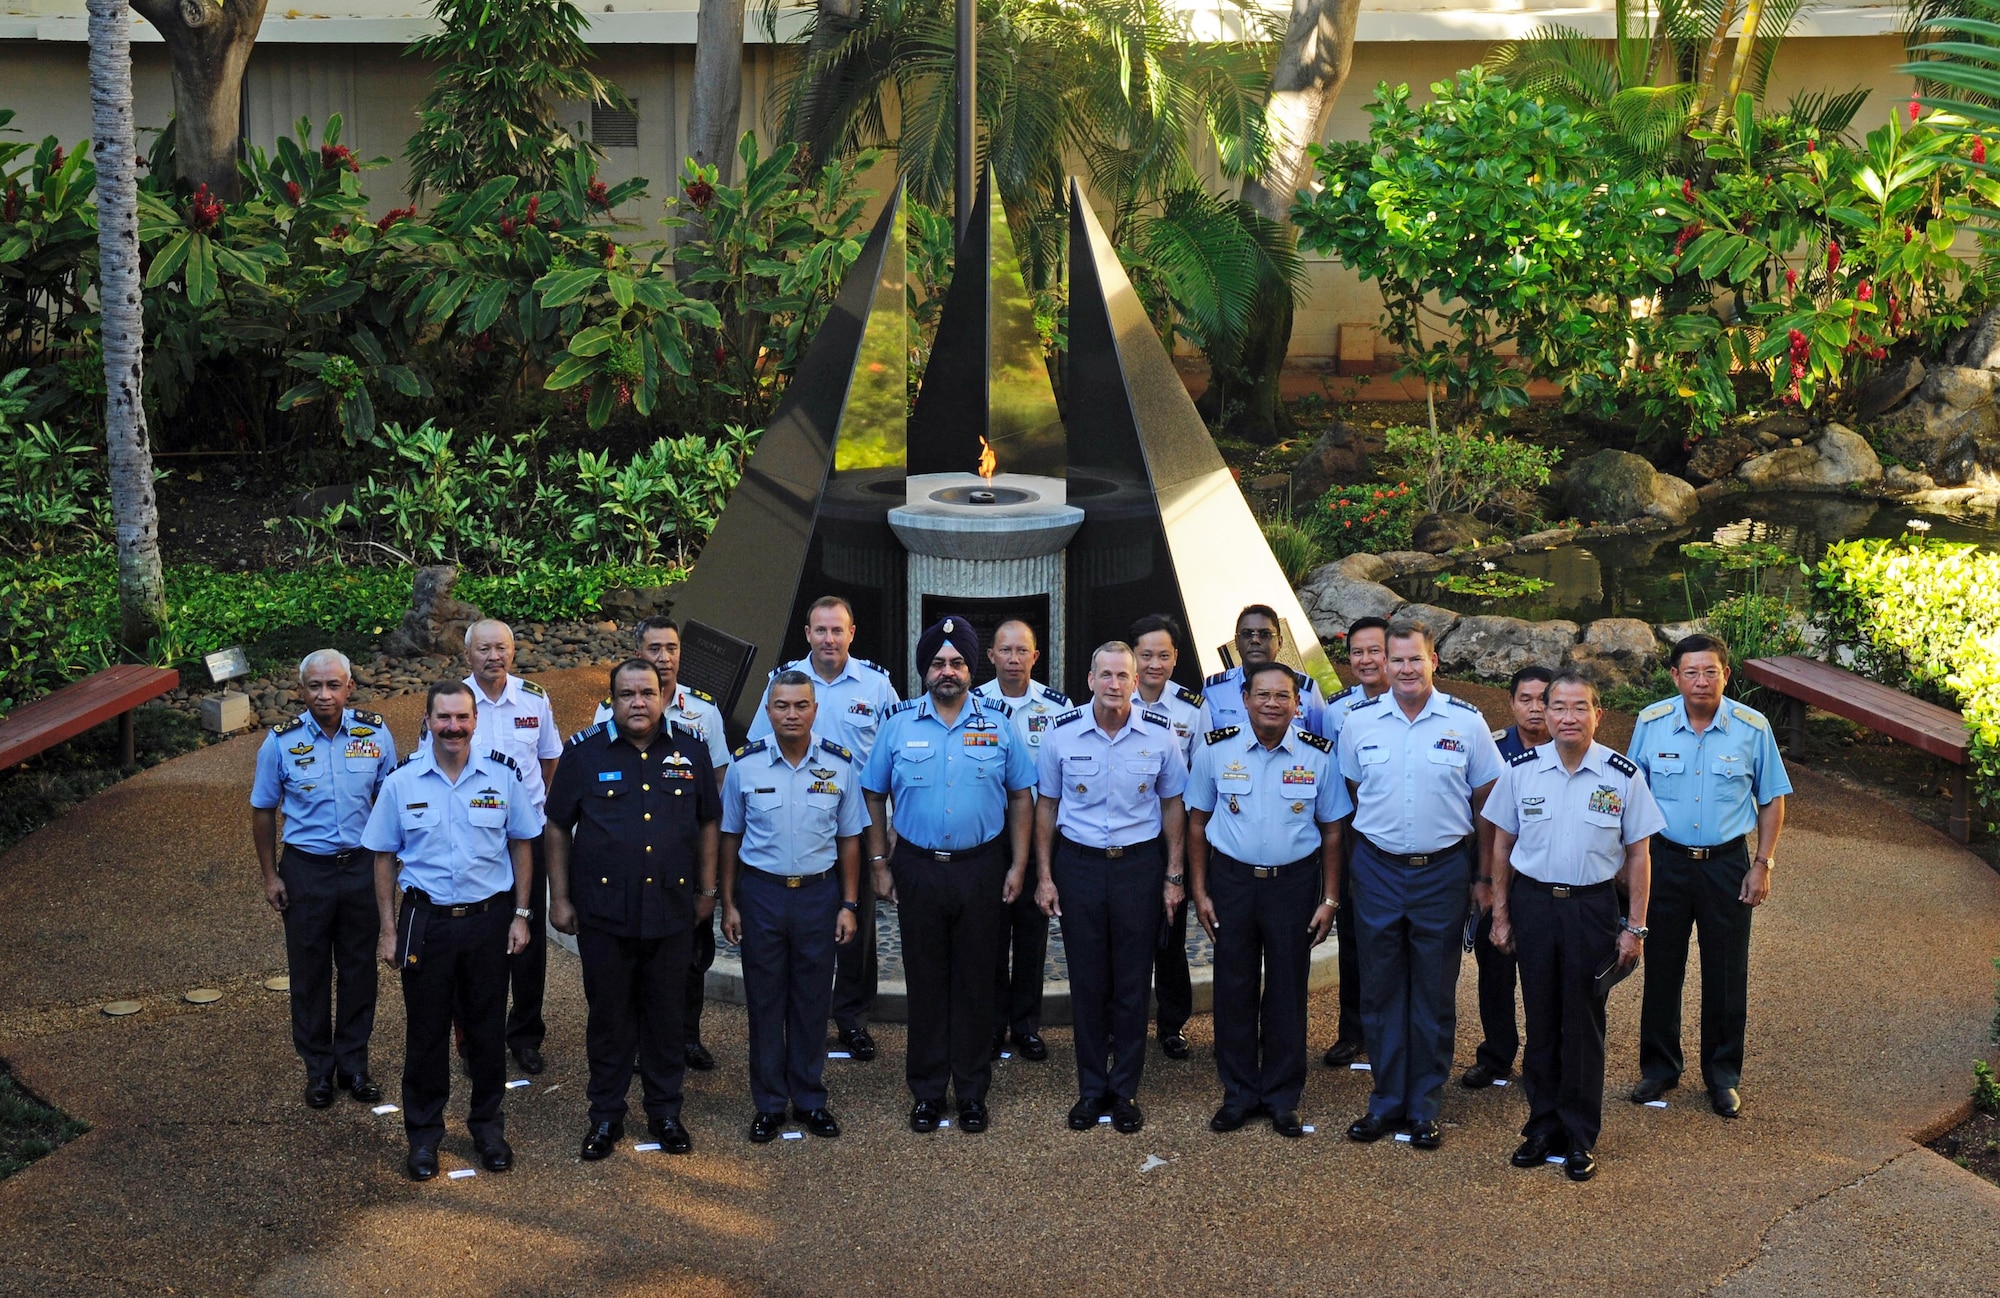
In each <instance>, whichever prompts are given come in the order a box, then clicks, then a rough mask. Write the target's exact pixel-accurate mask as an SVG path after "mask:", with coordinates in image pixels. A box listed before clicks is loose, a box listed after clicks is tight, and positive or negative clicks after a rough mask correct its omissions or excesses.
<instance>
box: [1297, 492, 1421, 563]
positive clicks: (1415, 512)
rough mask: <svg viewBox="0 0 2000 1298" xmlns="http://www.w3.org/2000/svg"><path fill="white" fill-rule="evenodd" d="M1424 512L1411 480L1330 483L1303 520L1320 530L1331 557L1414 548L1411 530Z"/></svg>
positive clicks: (1328, 556)
mask: <svg viewBox="0 0 2000 1298" xmlns="http://www.w3.org/2000/svg"><path fill="white" fill-rule="evenodd" d="M1423 512H1424V509H1423V501H1422V498H1421V497H1419V496H1418V495H1417V494H1416V493H1415V492H1413V491H1412V490H1411V489H1410V484H1409V483H1407V482H1398V483H1397V484H1396V485H1395V486H1393V487H1391V486H1387V485H1383V486H1369V485H1367V484H1362V485H1360V486H1352V487H1341V486H1335V487H1329V488H1328V489H1327V493H1326V494H1325V495H1324V496H1321V497H1320V498H1319V499H1318V500H1317V501H1315V502H1314V503H1313V506H1312V508H1311V509H1310V510H1309V511H1308V512H1307V514H1306V516H1305V518H1304V519H1302V520H1301V522H1303V523H1305V524H1306V525H1307V526H1309V527H1311V528H1312V530H1313V531H1315V532H1316V533H1318V535H1319V542H1320V548H1321V549H1322V550H1323V551H1324V552H1325V554H1326V557H1327V558H1329V559H1341V558H1345V557H1346V556H1348V555H1350V554H1364V553H1365V554H1385V553H1387V552H1388V551H1391V550H1407V549H1409V548H1410V530H1411V529H1412V528H1413V527H1415V526H1416V522H1417V519H1418V517H1419V516H1420V515H1422V514H1423Z"/></svg>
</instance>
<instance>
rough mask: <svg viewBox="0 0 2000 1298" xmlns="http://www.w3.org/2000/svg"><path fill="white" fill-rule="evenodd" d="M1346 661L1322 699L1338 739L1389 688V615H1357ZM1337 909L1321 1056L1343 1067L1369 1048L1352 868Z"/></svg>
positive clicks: (1344, 874)
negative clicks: (1332, 1016) (1336, 1010)
mask: <svg viewBox="0 0 2000 1298" xmlns="http://www.w3.org/2000/svg"><path fill="white" fill-rule="evenodd" d="M1347 666H1348V670H1350V671H1352V672H1353V673H1354V684H1352V685H1350V686H1348V687H1347V688H1346V689H1344V690H1342V691H1341V692H1340V693H1338V694H1336V695H1334V696H1333V697H1332V698H1330V699H1328V700H1327V701H1326V713H1325V726H1326V730H1325V733H1326V737H1327V738H1328V739H1331V740H1333V741H1334V743H1335V744H1336V745H1338V744H1339V742H1340V728H1341V727H1342V726H1344V725H1346V724H1347V714H1348V713H1349V712H1350V711H1352V710H1353V709H1354V708H1357V707H1359V706H1361V705H1362V704H1363V703H1366V702H1368V700H1370V699H1374V698H1380V697H1381V696H1382V695H1383V694H1386V693H1387V692H1388V690H1389V621H1388V619H1387V618H1380V617H1358V618H1356V619H1354V621H1353V622H1352V623H1351V624H1350V625H1349V626H1348V628H1347ZM1340 850H1341V852H1342V853H1343V854H1344V857H1352V856H1353V855H1354V835H1352V834H1344V835H1342V836H1341V840H1340ZM1338 895H1339V898H1340V909H1339V910H1337V911H1335V912H1334V915H1333V936H1334V940H1335V941H1336V942H1338V943H1339V944H1340V950H1339V953H1338V956H1337V958H1338V959H1339V961H1340V1021H1339V1026H1338V1028H1337V1029H1336V1032H1335V1036H1334V1039H1333V1044H1332V1045H1330V1046H1328V1047H1327V1048H1326V1053H1325V1054H1323V1055H1321V1056H1320V1062H1321V1063H1323V1064H1325V1065H1326V1066H1327V1067H1328V1068H1345V1067H1347V1066H1348V1065H1349V1064H1351V1063H1353V1062H1354V1061H1355V1060H1356V1059H1359V1058H1360V1057H1361V1056H1362V1055H1363V1054H1365V1053H1367V1049H1368V1042H1367V1039H1366V1036H1365V1034H1364V1033H1363V1032H1362V1030H1361V941H1360V939H1359V938H1357V937H1355V936H1354V871H1353V870H1351V869H1348V868H1346V867H1345V861H1344V860H1343V867H1342V869H1341V871H1340V892H1339V894H1338Z"/></svg>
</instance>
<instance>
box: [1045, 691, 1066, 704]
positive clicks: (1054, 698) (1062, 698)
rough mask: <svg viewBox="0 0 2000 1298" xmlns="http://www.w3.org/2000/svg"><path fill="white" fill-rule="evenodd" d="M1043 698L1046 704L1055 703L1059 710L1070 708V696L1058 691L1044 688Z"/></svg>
mask: <svg viewBox="0 0 2000 1298" xmlns="http://www.w3.org/2000/svg"><path fill="white" fill-rule="evenodd" d="M1042 698H1043V699H1044V700H1045V701H1046V702H1049V703H1053V704H1055V705H1056V706H1057V707H1059V708H1066V707H1068V706H1069V695H1067V694H1063V693H1059V692H1058V691H1056V690H1052V689H1047V688H1044V689H1043V690H1042Z"/></svg>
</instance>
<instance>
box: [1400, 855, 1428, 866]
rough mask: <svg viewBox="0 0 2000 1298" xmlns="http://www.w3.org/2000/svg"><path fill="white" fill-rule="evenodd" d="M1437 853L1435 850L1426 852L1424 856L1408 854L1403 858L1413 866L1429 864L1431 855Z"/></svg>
mask: <svg viewBox="0 0 2000 1298" xmlns="http://www.w3.org/2000/svg"><path fill="white" fill-rule="evenodd" d="M1435 855H1436V853H1435V852H1426V853H1424V854H1423V855H1422V856H1406V857H1404V858H1403V859H1404V860H1405V861H1406V862H1408V863H1409V864H1410V865H1413V866H1415V865H1429V864H1430V863H1431V857H1433V856H1435Z"/></svg>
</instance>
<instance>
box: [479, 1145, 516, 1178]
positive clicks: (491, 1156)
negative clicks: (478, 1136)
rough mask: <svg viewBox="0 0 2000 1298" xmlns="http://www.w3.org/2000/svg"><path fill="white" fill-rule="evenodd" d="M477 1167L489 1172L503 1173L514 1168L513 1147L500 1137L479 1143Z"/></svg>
mask: <svg viewBox="0 0 2000 1298" xmlns="http://www.w3.org/2000/svg"><path fill="white" fill-rule="evenodd" d="M479 1165H480V1166H481V1167H483V1168H485V1169H486V1170H487V1171H489V1172H504V1171H506V1170H508V1169H509V1168H511V1167H513V1166H514V1147H513V1146H512V1145H510V1144H508V1143H507V1141H506V1139H505V1138H504V1137H501V1136H495V1137H493V1138H492V1139H491V1140H484V1141H481V1142H479Z"/></svg>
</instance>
